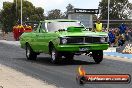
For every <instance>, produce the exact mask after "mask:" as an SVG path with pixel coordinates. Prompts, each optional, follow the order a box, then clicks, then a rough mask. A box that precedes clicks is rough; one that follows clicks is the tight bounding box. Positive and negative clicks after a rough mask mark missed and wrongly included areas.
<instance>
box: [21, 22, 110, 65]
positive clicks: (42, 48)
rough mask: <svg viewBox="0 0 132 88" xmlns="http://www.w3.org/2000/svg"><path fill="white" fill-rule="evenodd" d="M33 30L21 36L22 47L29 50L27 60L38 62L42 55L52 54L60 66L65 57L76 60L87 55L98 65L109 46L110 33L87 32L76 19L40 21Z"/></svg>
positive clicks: (52, 60) (52, 59) (54, 60)
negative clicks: (82, 55)
mask: <svg viewBox="0 0 132 88" xmlns="http://www.w3.org/2000/svg"><path fill="white" fill-rule="evenodd" d="M33 30H34V31H32V32H27V33H23V34H22V35H21V37H20V43H21V47H22V48H24V49H25V50H26V57H27V59H28V60H36V58H37V55H39V54H40V53H47V54H50V55H51V62H52V63H58V62H60V59H62V57H63V58H64V57H65V59H66V60H67V61H73V58H74V55H81V54H82V53H86V55H90V56H92V57H93V59H94V61H95V62H96V63H100V62H101V61H102V60H103V50H106V49H108V46H109V44H108V34H107V33H104V32H91V31H88V30H86V29H85V27H84V26H83V25H82V24H81V22H79V21H76V20H68V19H58V20H45V21H40V22H39V24H38V26H37V28H35V29H33ZM82 59H83V58H82ZM62 61H63V60H62Z"/></svg>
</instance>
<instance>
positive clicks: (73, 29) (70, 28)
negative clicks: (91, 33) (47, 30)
mask: <svg viewBox="0 0 132 88" xmlns="http://www.w3.org/2000/svg"><path fill="white" fill-rule="evenodd" d="M82 29H84V27H68V28H67V32H82Z"/></svg>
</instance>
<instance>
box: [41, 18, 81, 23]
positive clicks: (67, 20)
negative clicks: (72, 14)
mask: <svg viewBox="0 0 132 88" xmlns="http://www.w3.org/2000/svg"><path fill="white" fill-rule="evenodd" d="M40 22H46V23H48V22H78V20H71V19H55V20H45V21H40Z"/></svg>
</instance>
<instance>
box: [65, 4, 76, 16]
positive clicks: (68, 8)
mask: <svg viewBox="0 0 132 88" xmlns="http://www.w3.org/2000/svg"><path fill="white" fill-rule="evenodd" d="M73 9H74V6H73V5H72V4H70V3H69V4H68V5H67V7H66V12H64V13H65V16H66V18H68V12H69V11H71V10H73Z"/></svg>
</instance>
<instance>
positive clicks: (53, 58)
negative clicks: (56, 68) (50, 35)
mask: <svg viewBox="0 0 132 88" xmlns="http://www.w3.org/2000/svg"><path fill="white" fill-rule="evenodd" d="M50 53H51V62H52V63H53V64H56V63H58V62H59V58H60V55H59V52H58V51H57V50H56V49H55V47H53V46H52V48H51V49H50Z"/></svg>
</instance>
